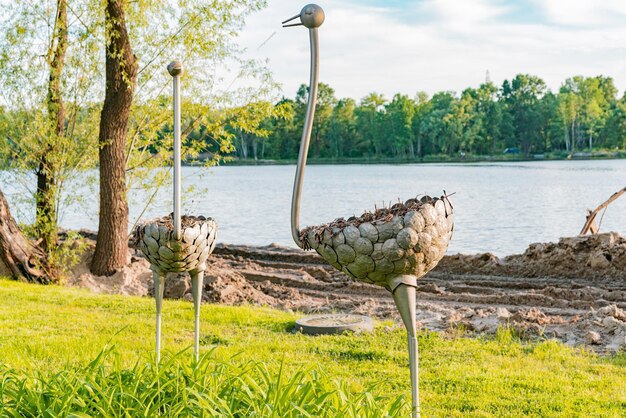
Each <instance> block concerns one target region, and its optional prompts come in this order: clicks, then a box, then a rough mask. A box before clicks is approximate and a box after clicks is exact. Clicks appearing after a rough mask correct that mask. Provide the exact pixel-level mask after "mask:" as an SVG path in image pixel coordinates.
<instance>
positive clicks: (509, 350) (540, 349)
mask: <svg viewBox="0 0 626 418" xmlns="http://www.w3.org/2000/svg"><path fill="white" fill-rule="evenodd" d="M154 309H155V308H154V301H153V300H152V299H149V298H138V297H127V296H107V295H96V294H93V293H89V292H87V291H84V290H79V289H67V288H62V287H56V286H39V285H29V284H23V283H17V282H13V281H9V280H5V279H0V416H11V415H14V416H21V415H28V414H31V415H33V416H36V415H38V414H41V415H45V416H56V415H55V412H54V411H55V410H56V411H66V412H62V413H61V412H57V413H56V414H60V415H62V416H67V415H68V414H67V411H69V410H74V409H75V410H76V411H79V410H80V408H81V405H84V404H86V403H89V402H94V404H95V403H97V402H95V401H94V400H93V399H94V398H97V399H98V402H99V405H104V404H107V402H108V404H107V405H112V402H114V401H115V402H118V400H119V399H121V398H123V397H124V396H128V397H129V399H128V400H125V401H119V402H121V403H118V404H117V405H118V406H116V407H110V408H111V409H109V410H107V409H106V408H105V409H98V408H101V407H102V406H100V407H93V406H92V407H91V409H89V410H90V411H91V412H90V413H86V414H83V415H81V414H80V413H78V412H77V413H76V414H75V415H74V416H90V415H94V414H95V415H98V414H102V415H114V414H116V415H118V416H138V415H147V416H152V415H155V414H157V413H160V414H162V415H164V416H176V415H188V416H199V415H204V416H215V415H220V416H276V417H281V416H293V417H296V416H359V417H361V416H372V417H376V416H384V415H390V416H407V415H408V410H409V402H410V400H409V397H410V387H409V370H408V359H407V354H406V340H405V331H404V329H403V328H401V327H393V324H392V323H391V322H383V323H378V324H377V328H376V332H375V333H373V334H366V335H340V336H319V337H311V336H305V335H300V334H294V333H293V332H292V331H291V330H292V328H293V326H294V321H295V319H296V318H297V317H298V315H297V314H290V313H285V312H281V311H278V310H273V309H265V308H257V307H248V306H244V307H228V306H218V305H208V304H205V305H203V307H202V324H201V327H202V342H201V350H202V353H204V354H205V356H204V358H203V360H202V361H201V362H200V364H198V365H194V364H192V361H191V359H192V357H193V350H192V349H190V346H191V345H192V344H193V306H192V304H191V303H188V302H182V301H165V302H164V306H163V314H164V318H163V342H162V345H163V347H164V353H163V357H164V365H163V366H162V367H161V369H158V368H155V367H154V366H153V352H154ZM419 344H420V356H421V357H420V391H421V400H422V414H423V416H424V417H465V416H472V417H490V416H493V417H506V416H537V417H539V416H541V417H545V416H560V417H575V416H586V417H587V416H597V417H624V416H626V354H624V353H621V354H619V355H615V356H612V357H599V356H596V355H594V354H592V353H589V352H585V351H582V350H574V349H571V348H568V347H565V346H564V345H562V344H560V343H557V342H554V341H545V342H540V343H533V344H523V343H521V342H519V341H518V340H517V339H516V338H514V337H513V336H512V335H511V333H510V332H508V331H506V330H503V331H501V332H500V333H499V334H498V335H497V336H496V337H495V338H485V339H480V338H466V337H462V336H458V337H455V338H449V337H443V336H440V335H438V334H435V333H427V332H424V333H422V334H421V335H420V338H419ZM105 347H111V348H110V349H107V350H105V351H104V352H103V350H104V349H105ZM181 351H183V352H182V353H181ZM100 353H103V354H102V355H101V356H99V354H100ZM94 359H95V360H94ZM126 392H129V394H127V393H126ZM94 393H95V395H94ZM209 393H210V394H212V395H211V396H209V395H207V394H209ZM104 394H108V395H107V396H109V397H107V396H104ZM54 397H57V398H59V397H60V398H63V402H66V408H65V409H61V407H62V405H61V406H59V405H58V403H57V404H55V403H54V401H51V400H50V399H51V398H54ZM164 397H165V398H164ZM105 398H106V399H105ZM130 398H132V399H130ZM105 400H106V402H105ZM59 402H60V401H59ZM123 402H127V404H128V405H131V404H132V405H135V406H133V407H132V408H131V407H128V408H129V409H128V410H127V411H125V412H122V411H121V410H120V409H119V408H120V406H119V405H121V404H122V403H123ZM19 404H22V405H27V406H28V405H30V406H29V408H30V409H28V408H26V409H24V410H23V411H22V412H21V413H18V412H16V411H17V410H18V406H19ZM68 404H71V405H74V406H71V407H67V405H68ZM37 405H39V406H37ZM50 405H56V406H54V408H56V409H54V408H53V407H52V406H50ZM125 405H126V404H125ZM137 405H142V406H141V407H137ZM146 405H147V406H146ZM316 407H317V408H318V410H315V408H316ZM3 408H4V409H3ZM46 408H48V409H49V411H48V413H44V412H37V411H41V410H45V409H46ZM85 408H87V407H86V406H85ZM102 408H104V407H102ZM133 408H136V409H133ZM150 408H152V409H150ZM177 408H179V409H177ZM180 408H182V409H180ZM333 408H334V409H333ZM342 408H343V409H342ZM85 410H88V409H85ZM25 411H26V412H25ZM33 411H35V412H33ZM112 411H116V412H112ZM199 411H202V412H199ZM225 411H230V412H225ZM70 416H71V415H70Z"/></svg>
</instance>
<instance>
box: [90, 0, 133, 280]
mask: <svg viewBox="0 0 626 418" xmlns="http://www.w3.org/2000/svg"><path fill="white" fill-rule="evenodd" d="M105 3H106V10H105V13H106V16H105V26H106V39H107V45H106V90H105V98H104V106H103V107H102V113H101V114H100V133H99V137H98V140H99V143H100V152H99V159H100V219H99V226H98V240H97V242H96V250H95V253H94V256H93V261H92V263H91V272H92V273H93V274H96V275H111V274H113V273H114V272H115V271H116V270H117V269H118V268H120V267H122V266H123V265H125V264H126V263H127V257H128V202H127V200H126V178H125V174H126V146H125V145H126V134H127V131H128V118H129V115H130V107H131V104H132V101H133V93H134V89H135V84H136V80H137V60H136V58H135V56H134V55H133V52H132V49H131V46H130V39H129V37H128V31H127V30H126V18H125V13H124V6H123V1H122V0H107V1H106V2H105Z"/></svg>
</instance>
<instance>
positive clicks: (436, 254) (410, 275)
mask: <svg viewBox="0 0 626 418" xmlns="http://www.w3.org/2000/svg"><path fill="white" fill-rule="evenodd" d="M297 18H300V22H299V23H292V24H289V23H288V22H290V21H292V20H294V19H297ZM324 18H325V16H324V11H323V10H322V8H321V7H319V6H318V5H315V4H309V5H307V6H305V7H304V8H303V9H302V11H301V12H300V13H299V14H298V15H296V16H294V17H292V18H291V19H288V20H286V21H284V22H283V26H284V27H287V26H300V25H303V26H305V27H306V28H308V29H309V39H310V45H311V71H310V82H309V97H308V103H307V113H306V117H305V122H304V129H303V132H302V140H301V143H300V153H299V156H298V164H297V166H296V177H295V181H294V186H293V198H292V201H291V233H292V236H293V239H294V241H295V242H296V244H297V245H298V246H299V247H301V248H303V249H305V250H307V249H311V248H312V249H314V250H315V251H317V252H318V254H319V255H320V256H322V257H323V258H324V260H326V261H327V262H328V263H329V264H330V265H332V266H334V267H335V268H337V269H339V270H341V271H343V272H344V273H346V274H347V275H348V276H350V277H353V278H355V279H357V280H360V281H364V282H367V283H373V284H377V285H380V286H384V287H385V288H386V289H387V290H389V291H390V292H391V294H392V295H393V299H394V302H395V304H396V306H397V307H398V310H399V311H400V316H401V317H402V322H403V323H404V325H405V327H406V329H407V332H408V346H409V363H410V373H411V387H412V413H411V415H412V416H413V417H419V416H420V404H419V385H418V350H417V348H418V347H417V337H416V332H417V319H416V307H415V305H416V288H417V279H418V278H420V277H422V276H423V275H424V274H426V273H427V272H428V271H430V270H431V269H432V268H433V267H435V266H436V265H437V263H438V262H439V260H440V259H441V258H442V257H443V255H444V253H445V252H446V249H447V247H448V242H449V241H450V239H451V237H452V230H453V224H454V221H453V219H454V218H453V213H452V205H451V204H450V201H449V200H448V196H446V195H445V192H444V195H443V196H441V197H439V198H431V197H429V196H424V197H422V198H421V199H419V200H418V199H409V200H407V201H406V202H405V203H397V204H395V205H393V206H391V207H389V208H384V209H378V210H375V211H374V212H366V213H364V214H363V215H361V216H360V217H352V218H349V219H347V220H345V219H343V218H340V219H336V220H335V221H333V222H331V223H329V224H325V225H321V226H314V227H308V228H305V229H303V230H300V226H299V225H300V220H299V218H300V194H301V190H302V180H303V175H304V169H305V168H306V159H307V153H308V149H309V141H310V138H311V129H312V126H313V117H314V114H315V104H316V101H317V87H318V68H319V54H318V51H319V41H318V30H317V28H318V27H320V26H321V25H322V23H323V22H324Z"/></svg>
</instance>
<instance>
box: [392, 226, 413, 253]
mask: <svg viewBox="0 0 626 418" xmlns="http://www.w3.org/2000/svg"><path fill="white" fill-rule="evenodd" d="M417 240H418V235H417V232H415V230H414V229H413V228H404V229H403V230H402V231H400V232H398V236H397V237H396V241H398V245H399V246H400V248H403V249H405V250H408V249H409V248H413V247H415V245H416V244H417Z"/></svg>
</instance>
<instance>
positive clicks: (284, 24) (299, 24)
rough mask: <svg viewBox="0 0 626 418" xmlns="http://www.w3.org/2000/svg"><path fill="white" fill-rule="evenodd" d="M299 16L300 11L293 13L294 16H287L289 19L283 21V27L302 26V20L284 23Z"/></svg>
mask: <svg viewBox="0 0 626 418" xmlns="http://www.w3.org/2000/svg"><path fill="white" fill-rule="evenodd" d="M299 17H300V13H298V14H297V15H295V16H294V17H291V18H289V19H287V20H285V21H284V22H283V28H288V27H290V26H302V22H300V23H290V24H288V25H286V23H287V22H291V21H292V20H294V19H297V18H299Z"/></svg>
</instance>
